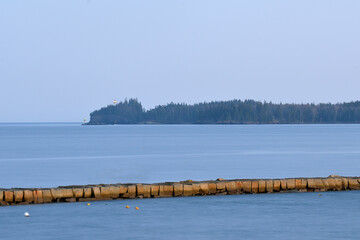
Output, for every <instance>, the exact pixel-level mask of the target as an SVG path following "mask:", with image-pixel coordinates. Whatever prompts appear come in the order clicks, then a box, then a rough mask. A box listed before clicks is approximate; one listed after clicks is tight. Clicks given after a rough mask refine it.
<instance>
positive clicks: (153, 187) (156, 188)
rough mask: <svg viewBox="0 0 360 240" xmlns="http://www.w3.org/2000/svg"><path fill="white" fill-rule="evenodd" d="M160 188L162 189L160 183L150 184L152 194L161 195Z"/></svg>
mask: <svg viewBox="0 0 360 240" xmlns="http://www.w3.org/2000/svg"><path fill="white" fill-rule="evenodd" d="M159 190H160V187H159V185H150V192H151V196H154V197H157V196H159Z"/></svg>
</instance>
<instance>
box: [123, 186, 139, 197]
mask: <svg viewBox="0 0 360 240" xmlns="http://www.w3.org/2000/svg"><path fill="white" fill-rule="evenodd" d="M123 197H124V198H135V197H136V185H130V186H128V187H127V193H124V194H123Z"/></svg>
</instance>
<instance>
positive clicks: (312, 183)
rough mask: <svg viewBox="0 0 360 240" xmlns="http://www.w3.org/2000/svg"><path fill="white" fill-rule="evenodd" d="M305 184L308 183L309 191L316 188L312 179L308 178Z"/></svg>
mask: <svg viewBox="0 0 360 240" xmlns="http://www.w3.org/2000/svg"><path fill="white" fill-rule="evenodd" d="M307 182H308V188H311V189H315V188H316V184H315V179H313V178H308V180H307Z"/></svg>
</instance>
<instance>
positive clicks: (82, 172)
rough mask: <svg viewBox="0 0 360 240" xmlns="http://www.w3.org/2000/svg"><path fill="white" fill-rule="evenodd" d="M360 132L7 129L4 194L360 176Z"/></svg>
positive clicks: (0, 156)
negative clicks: (62, 188)
mask: <svg viewBox="0 0 360 240" xmlns="http://www.w3.org/2000/svg"><path fill="white" fill-rule="evenodd" d="M359 160H360V125H115V126H81V125H80V124H0V182H1V187H54V186H59V185H73V184H97V183H118V182H148V183H150V182H162V181H179V180H185V179H193V180H206V179H216V178H219V177H221V178H227V179H234V178H283V177H313V176H328V175H329V174H339V175H346V176H357V175H359V172H360V164H359Z"/></svg>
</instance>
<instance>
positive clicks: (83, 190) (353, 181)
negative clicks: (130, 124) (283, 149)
mask: <svg viewBox="0 0 360 240" xmlns="http://www.w3.org/2000/svg"><path fill="white" fill-rule="evenodd" d="M347 190H360V177H342V176H337V175H330V176H329V177H327V178H286V179H234V180H224V179H221V178H219V179H217V180H215V181H192V180H187V181H181V182H165V183H154V184H143V183H128V184H120V183H119V184H101V185H84V186H83V185H81V186H66V187H58V188H41V189H40V188H36V189H20V188H13V189H0V206H8V205H22V204H39V203H59V202H87V201H98V200H113V199H135V198H159V197H186V196H206V195H233V194H258V193H280V192H324V191H347Z"/></svg>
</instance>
